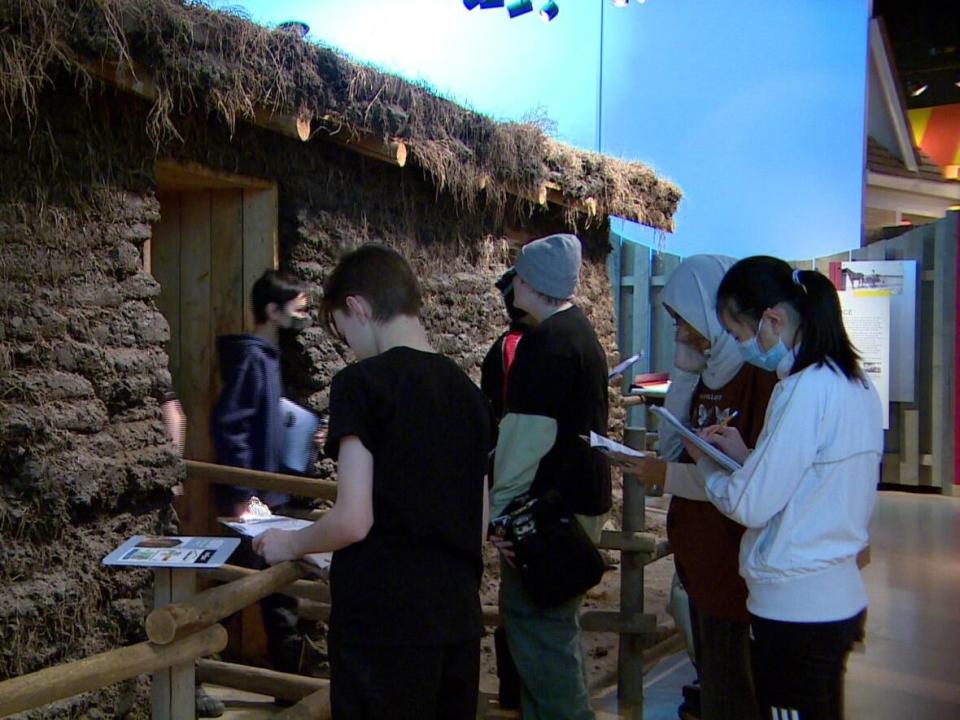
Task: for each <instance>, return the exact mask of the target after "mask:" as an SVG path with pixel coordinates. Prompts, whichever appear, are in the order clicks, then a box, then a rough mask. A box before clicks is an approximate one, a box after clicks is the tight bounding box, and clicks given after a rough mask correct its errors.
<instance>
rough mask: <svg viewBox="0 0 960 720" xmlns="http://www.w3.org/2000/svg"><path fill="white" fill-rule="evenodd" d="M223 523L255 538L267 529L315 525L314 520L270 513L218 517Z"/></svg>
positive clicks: (288, 528) (290, 528)
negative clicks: (256, 515) (252, 515)
mask: <svg viewBox="0 0 960 720" xmlns="http://www.w3.org/2000/svg"><path fill="white" fill-rule="evenodd" d="M217 520H219V521H220V522H221V523H223V524H224V525H226V526H227V527H228V528H230V529H231V530H235V531H237V532H238V533H240V534H241V535H243V536H244V537H248V538H255V537H256V536H257V535H260V534H261V533H264V532H266V531H267V530H273V529H276V530H300V529H301V528H305V527H307V526H309V525H313V521H312V520H302V519H301V518H292V517H287V516H286V515H268V516H267V517H250V518H235V517H218V518H217Z"/></svg>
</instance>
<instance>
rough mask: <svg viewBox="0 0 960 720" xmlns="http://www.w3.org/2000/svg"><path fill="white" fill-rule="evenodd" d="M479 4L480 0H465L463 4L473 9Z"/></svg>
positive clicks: (468, 8)
mask: <svg viewBox="0 0 960 720" xmlns="http://www.w3.org/2000/svg"><path fill="white" fill-rule="evenodd" d="M479 4H480V0H463V6H464V7H465V8H466V9H467V10H473V9H474V8H475V7H476V6H477V5H479Z"/></svg>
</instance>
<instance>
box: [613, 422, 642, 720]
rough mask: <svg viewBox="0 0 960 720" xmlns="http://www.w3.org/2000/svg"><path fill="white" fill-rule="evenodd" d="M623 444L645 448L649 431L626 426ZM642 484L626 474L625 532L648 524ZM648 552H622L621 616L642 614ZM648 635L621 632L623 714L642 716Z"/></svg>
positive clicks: (619, 669) (619, 672)
mask: <svg viewBox="0 0 960 720" xmlns="http://www.w3.org/2000/svg"><path fill="white" fill-rule="evenodd" d="M623 440H624V444H625V445H627V446H628V447H632V448H637V449H643V447H644V442H645V440H646V430H644V429H643V428H629V427H628V428H626V429H624V431H623ZM645 494H646V492H645V489H644V486H643V483H641V482H639V481H638V480H637V479H636V478H635V477H634V476H632V475H624V476H623V532H625V533H628V532H640V531H642V530H643V526H644V523H645V520H646V518H645V511H644V496H645ZM647 558H648V554H647V553H639V552H635V551H631V550H623V551H621V553H620V614H621V616H622V617H629V616H633V615H640V614H642V613H643V567H644V564H645V563H646V560H647ZM647 641H648V638H647V637H645V636H643V635H635V634H627V633H621V635H620V652H619V656H618V658H617V675H618V683H617V685H618V687H617V694H618V696H619V697H620V700H621V701H622V706H621V709H622V710H624V711H625V713H626V714H625V715H624V717H630V718H635V719H636V720H642V718H643V650H644V647H645V646H646V644H647Z"/></svg>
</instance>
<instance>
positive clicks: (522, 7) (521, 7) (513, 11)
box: [507, 0, 533, 18]
mask: <svg viewBox="0 0 960 720" xmlns="http://www.w3.org/2000/svg"><path fill="white" fill-rule="evenodd" d="M531 11H533V0H511V2H510V4H509V5H507V12H508V13H510V17H512V18H515V17H517V15H525V14H526V13H528V12H531Z"/></svg>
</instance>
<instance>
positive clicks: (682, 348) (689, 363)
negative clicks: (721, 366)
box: [673, 340, 707, 373]
mask: <svg viewBox="0 0 960 720" xmlns="http://www.w3.org/2000/svg"><path fill="white" fill-rule="evenodd" d="M673 364H674V365H675V366H676V367H678V368H679V369H680V370H683V371H685V372H690V373H699V372H700V371H701V370H703V369H704V368H705V367H706V366H707V355H706V354H705V353H702V352H700V351H699V350H697V349H696V348H695V347H693V346H692V345H688V344H687V343H685V342H680V341H679V340H678V341H677V342H676V346H675V348H674V351H673Z"/></svg>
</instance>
